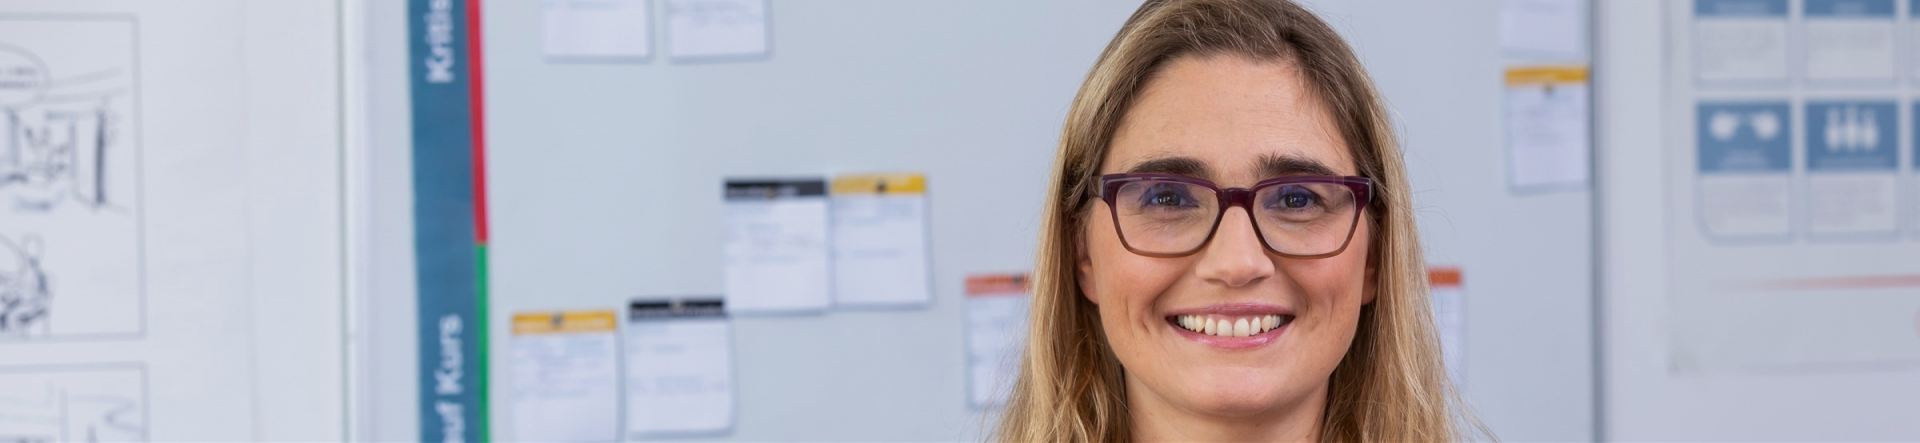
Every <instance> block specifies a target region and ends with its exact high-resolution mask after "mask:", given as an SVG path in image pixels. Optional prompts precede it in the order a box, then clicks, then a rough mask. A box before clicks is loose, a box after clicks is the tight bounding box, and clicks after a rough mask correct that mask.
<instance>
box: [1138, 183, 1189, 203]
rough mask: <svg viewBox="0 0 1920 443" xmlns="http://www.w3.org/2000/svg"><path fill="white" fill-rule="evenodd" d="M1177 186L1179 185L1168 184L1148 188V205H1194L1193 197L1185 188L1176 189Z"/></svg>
mask: <svg viewBox="0 0 1920 443" xmlns="http://www.w3.org/2000/svg"><path fill="white" fill-rule="evenodd" d="M1176 188H1177V187H1175V186H1168V185H1154V186H1153V187H1151V188H1148V189H1147V194H1146V195H1145V197H1146V198H1145V200H1146V204H1147V206H1156V207H1182V206H1192V205H1193V198H1192V197H1190V196H1188V195H1187V193H1186V192H1185V190H1182V189H1176Z"/></svg>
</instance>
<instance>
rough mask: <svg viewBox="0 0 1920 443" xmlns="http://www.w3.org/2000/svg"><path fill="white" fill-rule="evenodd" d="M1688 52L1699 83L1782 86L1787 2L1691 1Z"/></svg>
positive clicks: (1785, 51) (1775, 0)
mask: <svg viewBox="0 0 1920 443" xmlns="http://www.w3.org/2000/svg"><path fill="white" fill-rule="evenodd" d="M1692 48H1693V74H1694V78H1696V79H1698V80H1699V81H1700V82H1702V83H1722V82H1769V83H1773V82H1784V81H1786V79H1787V0H1694V1H1693V47H1692Z"/></svg>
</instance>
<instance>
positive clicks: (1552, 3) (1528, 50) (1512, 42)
mask: <svg viewBox="0 0 1920 443" xmlns="http://www.w3.org/2000/svg"><path fill="white" fill-rule="evenodd" d="M1586 10H1587V2H1586V1H1585V0H1503V1H1501V2H1500V48H1501V49H1504V50H1507V51H1511V52H1518V53H1524V54H1529V55H1536V56H1552V57H1578V56H1580V55H1581V54H1585V53H1586V51H1585V50H1584V49H1583V48H1584V46H1585V45H1586V39H1584V38H1581V36H1582V35H1583V34H1584V32H1583V31H1585V30H1586V29H1587V22H1586Z"/></svg>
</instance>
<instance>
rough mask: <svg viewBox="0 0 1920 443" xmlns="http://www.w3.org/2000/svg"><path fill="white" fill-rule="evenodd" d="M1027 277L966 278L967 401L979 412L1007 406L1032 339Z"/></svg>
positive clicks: (1003, 275) (981, 276)
mask: <svg viewBox="0 0 1920 443" xmlns="http://www.w3.org/2000/svg"><path fill="white" fill-rule="evenodd" d="M1028 290H1029V285H1028V283H1027V276H1026V274H983V275H972V276H968V277H967V393H968V395H967V397H968V398H969V399H970V402H971V403H972V404H973V406H974V407H976V408H984V407H989V406H994V405H1000V404H1005V403H1006V400H1007V392H1009V391H1010V390H1012V389H1013V377H1014V376H1015V375H1018V374H1019V364H1020V353H1021V350H1022V349H1025V344H1026V337H1027V313H1028V312H1029V309H1028V305H1030V304H1032V301H1031V300H1030V298H1031V297H1029V296H1028V293H1029V292H1028Z"/></svg>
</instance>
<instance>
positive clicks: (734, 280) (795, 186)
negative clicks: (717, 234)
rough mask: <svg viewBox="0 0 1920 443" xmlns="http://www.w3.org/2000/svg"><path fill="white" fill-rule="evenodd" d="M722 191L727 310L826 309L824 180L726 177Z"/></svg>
mask: <svg viewBox="0 0 1920 443" xmlns="http://www.w3.org/2000/svg"><path fill="white" fill-rule="evenodd" d="M725 193H726V217H725V219H726V220H725V225H726V226H725V229H726V240H725V246H724V248H725V254H724V257H725V261H726V288H727V295H726V300H727V309H729V310H730V311H731V312H741V313H747V312H819V311H824V310H826V309H827V306H828V305H829V304H831V298H830V292H829V290H828V288H829V287H830V284H831V282H830V280H829V279H830V278H831V277H832V274H831V272H832V271H831V269H830V263H829V259H828V256H829V254H828V252H829V249H828V246H829V244H828V243H827V220H828V218H827V217H828V214H827V182H826V180H825V179H819V178H806V179H790V180H787V179H781V180H729V181H728V182H727V183H726V188H725Z"/></svg>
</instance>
